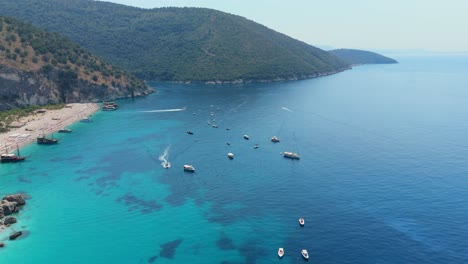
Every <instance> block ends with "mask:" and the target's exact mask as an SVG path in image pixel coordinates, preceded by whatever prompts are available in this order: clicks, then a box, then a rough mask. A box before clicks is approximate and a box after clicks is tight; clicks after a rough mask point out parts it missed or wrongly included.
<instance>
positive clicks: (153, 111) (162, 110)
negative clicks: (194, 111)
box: [140, 107, 187, 113]
mask: <svg viewBox="0 0 468 264" xmlns="http://www.w3.org/2000/svg"><path fill="white" fill-rule="evenodd" d="M185 110H187V108H185V107H184V108H174V109H159V110H148V111H140V112H141V113H164V112H180V111H185Z"/></svg>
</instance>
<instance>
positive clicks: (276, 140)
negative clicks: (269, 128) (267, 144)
mask: <svg viewBox="0 0 468 264" xmlns="http://www.w3.org/2000/svg"><path fill="white" fill-rule="evenodd" d="M271 142H274V143H276V142H280V140H279V138H277V137H276V136H273V137H272V138H271Z"/></svg>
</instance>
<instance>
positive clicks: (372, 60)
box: [329, 49, 398, 65]
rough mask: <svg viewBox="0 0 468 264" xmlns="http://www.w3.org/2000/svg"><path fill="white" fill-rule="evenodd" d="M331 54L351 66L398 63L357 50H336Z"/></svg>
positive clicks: (331, 51) (369, 52)
mask: <svg viewBox="0 0 468 264" xmlns="http://www.w3.org/2000/svg"><path fill="white" fill-rule="evenodd" d="M329 52H330V53H332V54H333V55H335V56H337V57H338V58H340V59H342V60H344V61H346V62H347V63H349V64H352V65H355V64H391V63H398V62H397V61H396V60H394V59H392V58H389V57H385V56H383V55H380V54H378V53H375V52H371V51H366V50H356V49H335V50H330V51H329Z"/></svg>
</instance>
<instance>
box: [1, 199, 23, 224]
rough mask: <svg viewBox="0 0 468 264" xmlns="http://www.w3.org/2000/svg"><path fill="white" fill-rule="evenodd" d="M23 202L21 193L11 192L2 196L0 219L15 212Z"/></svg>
mask: <svg viewBox="0 0 468 264" xmlns="http://www.w3.org/2000/svg"><path fill="white" fill-rule="evenodd" d="M25 204H26V201H25V199H24V196H23V195H22V194H11V195H7V196H5V197H3V199H2V200H1V201H0V219H1V218H3V217H5V216H7V215H11V214H13V213H14V212H17V211H18V208H19V207H21V206H23V205H25ZM15 220H16V219H15ZM10 221H11V220H10Z"/></svg>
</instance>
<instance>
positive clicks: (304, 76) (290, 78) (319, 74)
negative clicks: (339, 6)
mask: <svg viewBox="0 0 468 264" xmlns="http://www.w3.org/2000/svg"><path fill="white" fill-rule="evenodd" d="M352 68H353V65H349V66H347V67H344V68H342V69H339V70H335V71H329V72H317V73H313V74H301V75H291V76H288V77H285V78H283V77H277V78H274V79H237V80H232V81H222V80H211V81H172V83H182V84H197V83H203V84H248V83H275V82H288V81H298V80H305V79H314V78H319V77H325V76H328V75H333V74H337V73H340V72H343V71H346V70H351V69H352Z"/></svg>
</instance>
